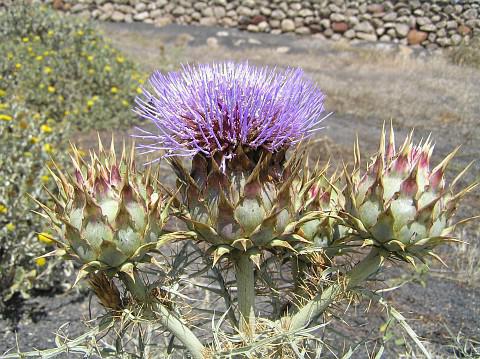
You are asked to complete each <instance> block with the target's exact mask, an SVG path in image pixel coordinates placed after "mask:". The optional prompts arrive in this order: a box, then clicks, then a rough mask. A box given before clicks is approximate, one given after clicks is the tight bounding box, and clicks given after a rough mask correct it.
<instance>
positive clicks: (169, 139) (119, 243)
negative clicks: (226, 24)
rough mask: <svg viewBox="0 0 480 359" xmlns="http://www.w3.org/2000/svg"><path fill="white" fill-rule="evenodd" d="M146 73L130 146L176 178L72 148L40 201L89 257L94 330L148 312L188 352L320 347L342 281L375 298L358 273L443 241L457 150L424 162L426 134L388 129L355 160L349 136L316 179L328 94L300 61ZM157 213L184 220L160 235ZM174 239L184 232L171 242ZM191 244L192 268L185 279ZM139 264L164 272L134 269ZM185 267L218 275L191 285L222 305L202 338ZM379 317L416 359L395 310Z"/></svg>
mask: <svg viewBox="0 0 480 359" xmlns="http://www.w3.org/2000/svg"><path fill="white" fill-rule="evenodd" d="M149 84H150V86H149V87H148V88H145V89H144V90H143V95H142V96H140V97H138V98H137V101H136V104H137V106H136V108H135V112H136V113H137V114H139V115H140V117H141V118H142V119H143V125H142V126H141V127H140V128H138V132H137V134H136V137H138V138H140V139H141V140H140V141H141V144H140V145H139V146H138V147H139V149H140V150H141V151H142V152H143V153H144V154H148V155H149V156H150V158H153V159H151V160H148V162H150V163H154V162H157V161H158V160H160V159H161V158H165V159H166V160H167V162H168V163H169V165H170V166H171V168H172V169H173V171H174V172H175V175H176V179H177V181H176V183H177V188H175V189H172V188H167V187H166V186H164V185H161V184H160V183H159V182H158V177H157V176H156V175H153V174H152V172H151V171H150V170H147V174H146V175H143V174H141V173H140V171H138V170H137V169H136V168H135V166H134V165H133V154H132V155H130V156H129V157H125V156H122V158H121V160H120V161H119V163H118V161H117V160H116V157H115V154H114V150H113V149H112V150H111V151H110V152H108V153H107V152H106V151H105V150H103V149H101V150H100V155H98V156H97V155H95V154H92V160H91V162H90V163H89V164H87V163H86V162H85V161H83V159H81V158H80V156H79V155H78V153H77V155H76V156H75V159H74V168H75V170H74V176H71V177H68V176H67V175H64V174H61V173H58V174H57V176H56V177H55V178H56V179H57V182H58V184H59V187H60V193H61V196H62V197H61V198H55V202H56V205H55V206H54V207H48V206H46V205H42V206H43V208H44V209H45V211H46V212H47V214H48V215H49V217H50V218H51V221H52V224H53V225H54V226H55V227H56V228H57V229H58V233H59V239H58V240H57V243H58V245H59V246H60V247H61V250H60V253H61V254H66V255H68V256H70V257H74V258H76V259H78V260H80V262H81V263H82V264H83V265H84V267H83V269H84V270H86V269H88V271H87V272H88V277H89V283H90V285H91V286H92V288H93V289H94V291H95V293H96V294H97V296H98V297H99V300H100V302H101V303H102V304H103V306H104V307H105V308H106V310H107V311H108V312H109V313H110V315H111V316H110V318H111V320H112V321H111V322H110V323H111V324H109V325H105V323H103V324H102V323H101V325H103V326H101V328H102V329H108V328H111V326H113V325H114V324H115V323H116V321H117V320H118V319H116V318H120V317H121V318H123V320H127V321H129V322H136V320H138V318H141V319H142V320H143V321H147V322H148V323H152V324H153V323H156V322H159V323H160V324H161V328H162V329H166V330H167V332H169V333H171V334H172V335H173V338H176V339H177V340H179V341H180V342H181V343H182V345H183V348H184V349H186V350H187V351H188V352H189V353H190V354H189V355H191V356H193V357H194V358H217V357H218V358H220V357H257V356H260V355H266V356H268V357H273V358H289V357H299V353H303V354H302V355H303V357H308V358H310V357H318V356H319V355H320V354H319V353H321V350H322V346H321V345H320V344H319V343H322V341H321V339H319V338H316V337H315V335H312V334H311V333H314V332H311V329H309V328H311V327H313V328H316V329H319V328H323V327H325V326H326V325H327V323H325V322H324V316H325V314H326V313H327V312H328V311H329V310H330V309H331V308H332V307H334V306H338V304H341V303H342V300H343V299H346V301H349V300H350V299H351V298H352V293H362V294H366V293H369V294H368V295H369V298H370V299H377V300H380V302H381V303H382V304H385V302H384V301H383V299H382V298H379V296H378V295H377V294H376V293H375V292H372V291H368V288H369V287H368V286H367V285H366V281H367V280H369V279H370V278H371V277H372V276H373V275H374V274H376V273H377V272H378V271H379V270H380V269H381V268H382V266H383V264H384V263H385V261H386V260H388V259H402V260H404V261H407V262H410V263H412V264H415V261H416V260H417V259H419V260H421V261H425V258H426V257H427V256H433V257H437V255H436V254H435V253H434V250H435V249H436V247H437V246H439V245H440V244H443V243H447V242H450V241H453V240H454V229H455V225H452V222H451V219H452V216H453V214H454V211H455V209H456V207H457V206H458V204H459V200H460V199H461V198H462V197H463V196H464V194H465V193H467V192H469V191H470V190H472V188H473V187H474V186H475V184H474V185H470V186H467V187H466V188H465V189H463V190H461V191H459V192H456V191H455V190H454V187H455V186H456V185H457V183H458V182H459V181H458V180H459V178H460V176H461V175H462V174H463V173H464V171H462V172H461V173H460V175H459V176H457V178H455V179H454V180H453V182H452V183H451V184H450V185H447V183H446V180H445V178H444V173H445V171H446V167H447V164H448V162H449V161H450V160H451V157H453V154H451V155H449V156H447V158H446V159H445V160H444V161H442V162H441V163H440V164H439V165H438V166H436V167H433V166H432V167H433V169H430V168H431V167H430V159H431V153H432V148H433V147H432V145H431V143H430V141H429V140H428V141H426V142H425V143H423V144H418V145H414V144H413V141H412V136H411V135H410V136H409V137H407V139H406V140H405V142H404V144H403V145H402V146H401V147H400V148H399V149H397V148H396V146H395V142H394V139H393V138H394V135H393V129H391V130H390V140H389V143H388V144H387V145H385V134H384V133H383V134H382V138H381V141H380V149H379V152H378V153H377V154H376V155H375V156H374V157H373V158H372V160H371V161H370V162H369V164H368V166H367V169H366V171H365V172H362V171H361V169H360V167H361V161H360V154H359V150H358V144H357V145H356V146H355V151H354V153H355V155H354V162H355V166H354V168H353V170H349V169H348V166H344V170H343V172H339V171H337V172H336V174H334V175H327V171H328V168H327V167H325V168H321V167H320V166H319V165H315V166H311V165H310V163H309V161H308V159H307V151H306V149H305V148H306V147H308V146H306V144H308V139H309V138H310V137H311V136H313V135H314V134H315V133H316V131H318V130H319V129H320V123H321V121H322V120H323V119H324V118H325V117H326V116H325V113H324V95H323V94H322V92H321V91H320V89H319V88H318V87H317V86H316V85H315V83H313V82H312V81H311V80H310V79H309V78H308V77H307V76H306V75H305V74H304V73H303V72H302V71H301V70H300V69H288V70H284V71H280V70H278V71H277V70H275V69H270V68H267V67H263V68H257V67H254V66H251V65H249V64H246V63H244V64H234V63H221V64H213V65H198V66H184V67H183V69H182V71H180V72H174V73H170V74H167V75H164V74H161V73H160V72H155V73H154V74H153V75H152V77H151V78H150V83H149ZM145 122H146V123H150V126H149V127H147V126H146V125H145ZM149 168H150V165H149ZM339 173H340V174H339ZM169 218H172V219H173V218H177V219H180V220H181V221H182V222H183V223H184V224H185V225H186V226H187V227H188V229H189V230H190V232H171V231H168V230H167V229H166V228H167V227H166V226H165V225H166V222H167V221H168V219H169ZM170 241H177V243H178V242H180V243H184V245H183V247H182V250H181V251H180V252H179V253H178V254H176V255H175V254H173V252H172V251H171V250H170V249H169V247H168V246H166V245H165V244H166V242H170ZM192 248H193V250H192ZM188 251H190V252H192V253H194V254H195V255H196V256H197V258H201V260H202V263H203V265H204V267H202V268H200V269H198V268H197V269H196V270H194V272H195V274H190V275H188V276H185V275H182V273H184V272H183V270H184V268H185V267H188V266H189V265H191V264H192V263H193V261H190V260H187V259H185V253H187V252H188ZM148 265H150V266H152V265H153V266H154V267H155V268H157V269H158V268H161V270H159V271H158V270H157V271H156V272H155V271H152V270H151V269H150V270H148V271H146V270H145V271H142V268H143V267H142V266H147V268H151V267H148ZM230 271H233V272H234V276H232V277H230V276H229V275H228V274H229V272H230ZM152 276H153V277H152ZM184 278H188V280H187V282H188V283H189V284H192V279H193V278H204V279H208V280H209V281H211V279H212V278H214V280H215V282H216V285H215V286H213V287H209V286H208V285H205V284H202V283H197V284H196V285H198V287H199V288H202V290H206V291H209V292H210V293H212V295H214V296H218V297H219V298H222V300H223V301H224V303H225V311H224V312H223V313H222V315H221V319H220V323H219V324H218V325H217V324H216V317H213V318H207V320H206V322H207V323H213V324H214V330H213V335H212V336H209V335H206V336H205V335H204V334H203V337H201V336H200V333H199V330H197V329H195V328H194V327H196V326H197V325H196V324H195V325H194V324H193V319H192V318H193V316H192V314H191V313H190V312H189V313H188V314H187V313H186V312H185V311H186V308H187V305H186V304H187V302H188V299H189V298H188V296H185V295H181V293H180V292H179V290H180V288H182V281H185V279H184ZM121 283H123V288H124V291H119V290H118V288H117V285H120V284H121ZM194 284H195V283H194ZM233 292H235V293H236V294H235V295H233V294H232V293H233ZM264 297H267V298H268V302H266V301H265V300H263V301H261V300H260V298H264ZM197 309H198V308H197ZM206 312H207V313H209V314H212V311H211V310H210V311H209V310H207V311H206ZM122 313H123V314H122ZM201 313H205V310H204V311H203V312H201ZM213 313H214V314H215V312H213ZM259 313H260V314H262V315H260V316H259V315H258V314H259ZM389 313H391V314H392V315H393V317H394V318H395V319H396V320H398V321H401V322H402V326H403V327H404V328H407V332H408V333H409V334H410V335H411V336H412V338H413V339H414V340H415V341H416V342H417V344H419V347H420V349H421V350H422V351H423V352H424V353H425V354H426V355H427V356H428V352H427V351H426V350H425V348H424V347H423V346H422V345H421V343H420V342H419V341H418V339H417V338H416V337H415V335H414V334H412V330H411V328H409V327H408V324H406V323H405V322H404V319H403V317H402V316H401V315H400V314H399V313H398V312H396V311H394V310H393V309H390V310H389ZM132 316H133V318H134V319H132ZM125 318H127V319H125ZM225 318H228V320H229V325H228V326H226V325H221V323H223V319H225ZM122 327H123V326H122ZM98 330H100V329H98ZM95 333H98V331H96V332H94V334H95ZM142 338H143V336H142ZM75 343H78V342H75ZM319 345H320V348H319ZM118 347H119V345H118V342H117V344H116V348H117V349H116V350H119V349H118ZM140 347H141V348H144V346H143V343H142V345H141V346H140ZM71 348H72V347H69V349H71ZM173 348H174V345H173V339H171V341H170V344H169V345H168V350H167V352H168V353H171V351H172V350H173ZM57 352H58V351H57ZM49 353H51V352H49ZM117 354H118V355H120V354H119V352H117ZM142 355H143V354H142Z"/></svg>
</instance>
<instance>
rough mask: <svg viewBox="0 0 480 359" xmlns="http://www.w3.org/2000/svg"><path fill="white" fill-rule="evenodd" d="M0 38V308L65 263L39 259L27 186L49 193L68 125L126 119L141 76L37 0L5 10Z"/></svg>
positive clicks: (38, 231)
mask: <svg viewBox="0 0 480 359" xmlns="http://www.w3.org/2000/svg"><path fill="white" fill-rule="evenodd" d="M0 36H1V39H2V41H1V42H0V50H1V54H2V56H0V80H1V81H0V153H1V154H2V156H0V182H1V183H2V185H1V186H0V273H1V275H0V311H1V307H2V302H5V301H7V300H8V299H10V298H11V297H12V296H13V295H18V294H19V293H20V294H21V295H22V296H24V297H25V296H28V293H29V290H30V289H31V288H32V287H43V288H47V289H48V288H55V287H57V286H58V284H59V283H60V280H68V279H67V278H65V277H66V276H65V275H61V270H66V269H67V268H66V267H65V265H66V264H65V263H63V264H61V263H60V261H58V260H57V259H55V258H52V259H49V260H48V261H46V260H45V259H44V258H42V257H41V256H42V255H43V254H45V253H46V252H47V251H49V250H51V249H53V244H54V242H53V240H52V239H53V238H52V237H51V235H50V234H49V233H48V232H46V231H45V229H46V228H45V226H44V225H43V223H41V220H40V217H39V216H37V215H35V214H34V213H32V212H31V210H32V208H33V209H35V208H34V207H35V205H34V204H33V201H32V200H30V199H29V198H28V197H27V194H28V195H30V196H32V197H33V198H35V199H37V200H41V201H42V202H45V201H48V198H46V197H45V195H44V194H42V193H45V192H43V191H41V189H42V186H46V187H47V188H49V190H51V191H53V190H54V188H55V186H54V183H53V182H54V181H53V179H52V177H51V176H50V175H49V173H48V169H47V165H49V164H50V165H51V163H50V162H49V161H50V159H51V157H52V156H55V158H56V161H57V162H58V163H59V165H61V164H62V162H63V160H62V156H63V158H66V157H67V156H66V155H65V151H64V150H63V149H64V148H65V146H64V145H65V142H66V138H67V137H69V135H70V134H71V133H72V131H83V130H89V129H92V128H96V129H102V128H109V129H111V128H121V127H126V126H130V123H129V122H130V120H131V119H132V118H134V116H132V113H131V110H130V109H131V105H132V104H133V100H134V97H135V95H136V89H137V88H138V87H139V86H140V85H141V81H142V75H141V74H140V73H139V72H138V71H137V70H136V68H135V66H134V65H133V64H132V62H130V61H129V60H128V59H126V58H125V57H124V56H122V54H120V53H119V52H118V51H117V50H115V49H114V48H112V47H111V46H110V45H109V44H108V43H107V42H106V41H105V40H104V39H103V38H102V36H101V35H99V34H98V32H97V31H96V30H95V29H94V28H93V26H92V25H90V24H89V23H86V22H82V20H79V19H78V18H75V17H66V16H60V15H59V14H58V13H56V12H55V11H54V10H52V9H51V8H49V7H45V6H42V5H38V4H27V5H25V3H24V2H23V1H18V2H13V5H9V6H8V7H6V8H4V9H3V10H2V12H1V13H0ZM53 270H55V271H56V272H55V275H53ZM59 270H60V272H59ZM40 274H41V275H40ZM59 274H60V275H59ZM62 278H64V279H62Z"/></svg>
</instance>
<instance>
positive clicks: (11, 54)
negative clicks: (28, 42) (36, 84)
mask: <svg viewBox="0 0 480 359" xmlns="http://www.w3.org/2000/svg"><path fill="white" fill-rule="evenodd" d="M7 58H8V59H9V60H11V59H13V53H11V52H9V53H7Z"/></svg>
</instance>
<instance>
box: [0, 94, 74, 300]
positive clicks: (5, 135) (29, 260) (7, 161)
mask: <svg viewBox="0 0 480 359" xmlns="http://www.w3.org/2000/svg"><path fill="white" fill-rule="evenodd" d="M6 95H7V96H8V93H7V94H6ZM2 111H3V113H2V115H0V118H1V119H2V121H0V153H1V154H2V155H1V156H0V182H1V183H2V185H1V186H0V273H1V275H0V310H1V307H2V303H4V302H5V301H8V300H9V299H10V298H11V297H12V296H13V295H16V294H21V295H23V296H24V297H26V296H28V292H29V290H30V289H31V288H32V287H37V288H45V289H48V288H52V287H54V286H56V285H58V284H59V283H60V282H59V279H58V278H60V277H59V276H58V274H59V273H61V270H60V268H63V269H66V267H65V264H61V263H60V262H59V261H58V260H56V259H52V260H50V261H46V260H45V259H44V258H43V259H42V258H39V257H40V256H42V255H43V254H45V253H46V252H47V251H49V250H51V249H52V248H53V247H52V244H53V241H52V236H51V235H50V234H49V233H48V232H45V226H44V224H43V223H42V222H41V221H40V220H39V217H38V216H37V215H35V214H34V213H32V211H31V210H32V208H35V204H34V203H33V201H32V200H30V198H29V197H28V196H32V197H33V198H35V199H37V200H42V201H48V200H49V199H48V198H47V196H45V194H44V193H43V192H42V186H46V187H47V188H49V190H50V191H54V190H55V186H54V183H53V181H52V180H51V179H50V176H49V172H48V168H47V163H48V161H49V160H50V156H51V155H52V153H55V152H56V149H57V148H62V146H63V143H64V142H65V141H64V138H65V132H64V130H66V129H67V128H66V127H65V126H54V125H50V124H49V122H50V123H51V122H52V119H48V118H45V117H44V115H42V114H40V113H32V112H31V111H29V110H28V109H25V108H23V107H22V105H19V104H16V103H13V102H12V103H6V104H5V106H2ZM61 162H62V161H61V158H59V163H60V164H61ZM54 269H55V270H56V273H55V275H54V273H53V270H54ZM39 274H42V275H41V276H39ZM37 277H38V278H40V279H37Z"/></svg>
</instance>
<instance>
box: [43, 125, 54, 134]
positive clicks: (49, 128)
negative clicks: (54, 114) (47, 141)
mask: <svg viewBox="0 0 480 359" xmlns="http://www.w3.org/2000/svg"><path fill="white" fill-rule="evenodd" d="M40 131H42V132H43V133H51V132H52V131H53V129H52V128H51V127H50V126H49V125H41V126H40Z"/></svg>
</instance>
